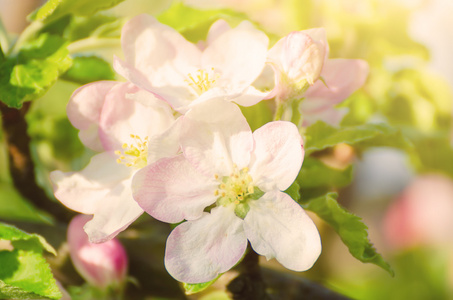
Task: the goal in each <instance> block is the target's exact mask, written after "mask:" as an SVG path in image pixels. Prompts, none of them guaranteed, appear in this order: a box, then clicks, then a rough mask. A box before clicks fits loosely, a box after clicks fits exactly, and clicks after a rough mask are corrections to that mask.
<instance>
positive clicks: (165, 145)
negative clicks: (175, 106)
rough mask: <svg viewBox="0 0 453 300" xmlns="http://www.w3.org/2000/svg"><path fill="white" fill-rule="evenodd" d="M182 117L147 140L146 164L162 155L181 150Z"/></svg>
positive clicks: (167, 155)
mask: <svg viewBox="0 0 453 300" xmlns="http://www.w3.org/2000/svg"><path fill="white" fill-rule="evenodd" d="M182 119H183V117H179V118H178V119H176V121H175V122H173V125H171V127H170V128H168V129H167V130H166V131H164V132H163V133H161V134H160V135H156V136H154V137H153V138H151V139H150V140H149V142H148V164H151V163H153V162H156V161H158V160H159V159H161V158H164V157H170V156H174V155H176V154H178V152H180V150H181V146H180V143H179V141H180V138H181V126H182Z"/></svg>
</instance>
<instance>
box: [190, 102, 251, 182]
mask: <svg viewBox="0 0 453 300" xmlns="http://www.w3.org/2000/svg"><path fill="white" fill-rule="evenodd" d="M181 147H182V149H183V152H184V155H185V156H186V158H187V159H188V160H189V161H190V162H191V163H192V164H193V165H194V166H195V167H196V168H197V170H199V171H200V172H202V173H203V174H205V175H206V176H208V177H211V176H214V174H217V175H219V176H224V175H229V174H230V173H231V172H232V171H233V165H234V164H236V165H237V167H238V168H239V169H241V168H244V167H246V166H247V165H248V163H249V161H250V153H251V151H252V149H253V136H252V132H251V130H250V126H249V125H248V123H247V120H246V119H245V118H244V116H243V115H242V113H241V110H240V109H239V108H238V107H237V105H236V104H233V103H231V102H228V101H223V100H210V101H206V102H203V103H200V104H198V105H196V106H194V107H193V108H192V109H191V110H190V111H189V112H188V113H187V114H186V115H185V116H184V119H183V125H182V134H181Z"/></svg>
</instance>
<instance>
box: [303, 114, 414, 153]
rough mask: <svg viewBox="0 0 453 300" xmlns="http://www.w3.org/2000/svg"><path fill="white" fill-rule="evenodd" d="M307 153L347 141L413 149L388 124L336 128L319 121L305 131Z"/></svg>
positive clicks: (362, 147)
mask: <svg viewBox="0 0 453 300" xmlns="http://www.w3.org/2000/svg"><path fill="white" fill-rule="evenodd" d="M305 137H306V143H305V155H308V154H310V153H312V152H315V151H320V150H324V149H327V148H331V147H333V146H335V145H337V144H341V143H345V144H348V145H353V146H354V147H355V148H358V149H364V148H368V147H383V146H388V147H395V148H400V149H404V150H411V149H412V146H411V143H410V142H409V141H408V140H407V139H406V138H405V137H404V136H403V135H402V134H401V132H400V131H399V130H397V129H395V128H393V127H391V126H389V125H387V124H384V123H378V124H373V123H372V124H363V125H358V126H346V127H340V128H335V127H333V126H330V125H328V124H326V123H324V122H321V121H318V122H316V123H315V124H313V125H311V126H309V127H308V128H307V130H306V132H305Z"/></svg>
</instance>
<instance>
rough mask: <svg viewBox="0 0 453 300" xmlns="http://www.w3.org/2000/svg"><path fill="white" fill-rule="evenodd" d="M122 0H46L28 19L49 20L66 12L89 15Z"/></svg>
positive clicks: (66, 13)
mask: <svg viewBox="0 0 453 300" xmlns="http://www.w3.org/2000/svg"><path fill="white" fill-rule="evenodd" d="M123 1H124V0H96V1H92V0H77V1H73V0H48V1H47V2H46V3H45V4H44V5H43V6H41V7H40V8H38V9H37V10H35V11H34V12H33V13H32V14H31V15H29V19H30V20H32V21H41V22H50V21H53V20H56V19H58V18H61V17H63V16H65V15H68V14H75V15H80V16H90V15H93V14H94V13H96V12H97V11H100V10H105V9H109V8H111V7H113V6H115V5H117V4H118V3H120V2H123Z"/></svg>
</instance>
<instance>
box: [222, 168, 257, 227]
mask: <svg viewBox="0 0 453 300" xmlns="http://www.w3.org/2000/svg"><path fill="white" fill-rule="evenodd" d="M248 172H249V170H248V168H243V169H241V170H239V169H238V167H237V166H236V165H234V166H233V173H231V174H230V176H224V177H222V178H219V176H218V175H214V177H215V179H216V180H217V181H219V183H220V184H219V189H217V190H215V192H214V195H215V196H218V197H219V198H218V199H217V202H216V204H217V205H222V206H228V205H231V204H232V205H234V206H235V208H234V212H235V213H236V215H237V216H238V217H239V218H241V219H244V218H245V216H246V215H247V213H248V211H249V210H250V206H249V204H248V202H249V200H257V199H259V198H261V196H262V195H264V192H263V191H261V190H260V189H259V188H258V187H256V186H254V185H253V179H252V176H250V174H249V173H248Z"/></svg>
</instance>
